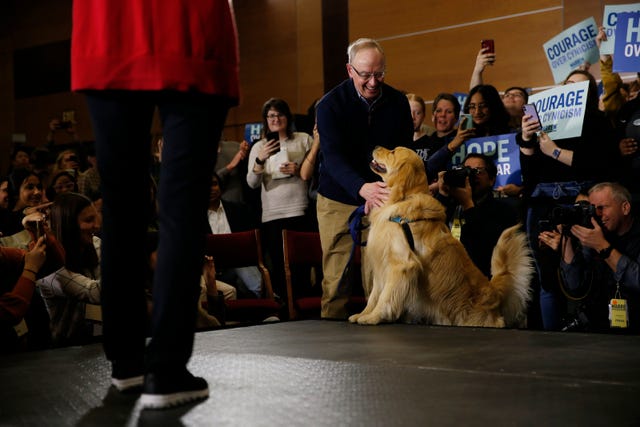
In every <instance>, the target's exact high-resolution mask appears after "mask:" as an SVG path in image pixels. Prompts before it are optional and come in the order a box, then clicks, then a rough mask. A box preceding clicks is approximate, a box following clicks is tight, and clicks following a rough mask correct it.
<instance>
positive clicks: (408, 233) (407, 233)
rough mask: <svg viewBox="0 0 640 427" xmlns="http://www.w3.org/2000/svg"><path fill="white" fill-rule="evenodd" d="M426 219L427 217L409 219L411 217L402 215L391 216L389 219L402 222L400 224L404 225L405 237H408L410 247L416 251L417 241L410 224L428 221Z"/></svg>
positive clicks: (398, 222)
mask: <svg viewBox="0 0 640 427" xmlns="http://www.w3.org/2000/svg"><path fill="white" fill-rule="evenodd" d="M426 220H427V219H426V218H418V219H409V218H403V217H401V216H392V217H391V218H389V221H391V222H395V223H397V224H400V226H401V227H402V231H404V237H406V239H407V243H409V247H410V248H411V250H412V251H414V252H415V250H416V245H415V241H414V240H413V233H412V232H411V227H409V224H411V223H412V222H418V221H426Z"/></svg>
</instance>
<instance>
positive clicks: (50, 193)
mask: <svg viewBox="0 0 640 427" xmlns="http://www.w3.org/2000/svg"><path fill="white" fill-rule="evenodd" d="M70 191H71V192H74V193H77V192H78V183H77V182H76V177H75V176H74V175H73V173H71V172H69V171H67V170H63V171H59V172H58V173H56V174H55V175H54V176H53V178H52V179H51V184H49V187H47V190H46V195H47V199H48V200H51V201H54V200H55V198H56V196H57V195H58V194H61V193H67V192H70Z"/></svg>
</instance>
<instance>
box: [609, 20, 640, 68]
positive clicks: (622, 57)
mask: <svg viewBox="0 0 640 427" xmlns="http://www.w3.org/2000/svg"><path fill="white" fill-rule="evenodd" d="M613 71H614V72H616V73H619V72H625V71H630V72H637V71H640V11H637V12H633V13H629V12H623V13H619V14H618V25H617V26H616V45H615V51H614V54H613Z"/></svg>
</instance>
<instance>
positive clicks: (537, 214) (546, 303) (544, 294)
mask: <svg viewBox="0 0 640 427" xmlns="http://www.w3.org/2000/svg"><path fill="white" fill-rule="evenodd" d="M592 184H593V183H591V182H582V181H580V182H578V181H570V182H549V183H540V184H538V185H536V187H535V189H534V190H533V193H532V194H531V200H530V203H529V208H528V210H527V236H528V238H529V245H530V247H531V251H532V252H533V256H534V260H535V266H536V270H537V274H538V283H539V285H540V289H539V295H540V311H541V316H542V326H543V328H544V329H546V330H559V329H561V327H562V324H561V320H562V315H563V314H564V312H565V311H566V310H565V307H564V306H565V305H566V300H565V297H564V295H562V293H561V292H560V289H559V287H558V284H557V281H556V280H554V279H553V278H555V277H556V274H555V270H556V269H557V265H556V264H551V263H549V262H547V261H545V262H541V258H542V257H541V254H540V248H539V246H538V235H539V234H540V231H541V230H540V229H539V227H538V221H539V220H541V219H549V218H550V216H551V212H552V210H553V208H554V207H556V206H558V205H573V204H574V203H575V199H576V197H577V196H578V194H580V192H581V191H582V192H584V191H586V190H588V189H589V188H590V187H591V186H592ZM558 256H559V255H558Z"/></svg>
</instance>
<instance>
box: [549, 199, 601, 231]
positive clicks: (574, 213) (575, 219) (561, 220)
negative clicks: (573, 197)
mask: <svg viewBox="0 0 640 427" xmlns="http://www.w3.org/2000/svg"><path fill="white" fill-rule="evenodd" d="M591 218H596V208H595V206H593V205H592V204H591V203H589V202H588V201H586V200H582V201H579V202H577V203H575V204H574V205H573V206H556V207H555V208H553V210H552V211H551V222H552V223H553V224H554V225H562V228H563V230H566V231H568V230H569V228H571V226H572V225H581V226H583V227H587V228H593V225H592V224H591Z"/></svg>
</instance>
